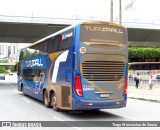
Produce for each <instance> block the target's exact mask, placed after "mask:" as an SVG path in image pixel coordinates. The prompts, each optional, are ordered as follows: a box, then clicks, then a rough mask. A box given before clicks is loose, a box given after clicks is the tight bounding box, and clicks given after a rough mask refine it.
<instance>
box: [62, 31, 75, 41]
mask: <svg viewBox="0 0 160 130" xmlns="http://www.w3.org/2000/svg"><path fill="white" fill-rule="evenodd" d="M72 36H73V33H72V32H71V33H67V34H63V35H62V40H65V39H67V38H69V37H72Z"/></svg>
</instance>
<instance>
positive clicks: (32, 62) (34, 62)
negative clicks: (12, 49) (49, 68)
mask: <svg viewBox="0 0 160 130" xmlns="http://www.w3.org/2000/svg"><path fill="white" fill-rule="evenodd" d="M26 66H27V67H34V66H43V64H42V62H41V59H35V60H28V61H26Z"/></svg>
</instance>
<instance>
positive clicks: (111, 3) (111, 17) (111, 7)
mask: <svg viewBox="0 0 160 130" xmlns="http://www.w3.org/2000/svg"><path fill="white" fill-rule="evenodd" d="M110 22H113V0H111V1H110Z"/></svg>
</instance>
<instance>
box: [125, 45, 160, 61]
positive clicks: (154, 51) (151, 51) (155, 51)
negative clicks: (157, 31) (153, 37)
mask: <svg viewBox="0 0 160 130" xmlns="http://www.w3.org/2000/svg"><path fill="white" fill-rule="evenodd" d="M128 55H129V57H130V58H160V48H142V47H140V48H128Z"/></svg>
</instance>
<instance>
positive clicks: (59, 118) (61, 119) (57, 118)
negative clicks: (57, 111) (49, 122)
mask: <svg viewBox="0 0 160 130" xmlns="http://www.w3.org/2000/svg"><path fill="white" fill-rule="evenodd" d="M53 118H55V119H57V120H59V121H64V120H62V119H60V118H58V117H56V116H54V117H53Z"/></svg>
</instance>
